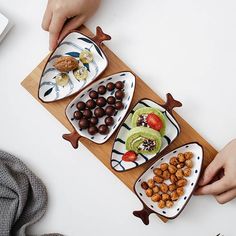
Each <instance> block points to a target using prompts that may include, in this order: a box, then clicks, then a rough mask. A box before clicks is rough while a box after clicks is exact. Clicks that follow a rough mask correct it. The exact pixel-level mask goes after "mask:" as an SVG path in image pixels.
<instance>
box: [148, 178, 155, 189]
mask: <svg viewBox="0 0 236 236" xmlns="http://www.w3.org/2000/svg"><path fill="white" fill-rule="evenodd" d="M147 184H148V187H149V188H154V187H155V182H154V180H153V179H149V180H148V181H147Z"/></svg>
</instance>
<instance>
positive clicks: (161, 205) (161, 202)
mask: <svg viewBox="0 0 236 236" xmlns="http://www.w3.org/2000/svg"><path fill="white" fill-rule="evenodd" d="M165 206H166V203H165V201H163V200H160V201H159V202H158V207H159V208H161V209H163V208H165Z"/></svg>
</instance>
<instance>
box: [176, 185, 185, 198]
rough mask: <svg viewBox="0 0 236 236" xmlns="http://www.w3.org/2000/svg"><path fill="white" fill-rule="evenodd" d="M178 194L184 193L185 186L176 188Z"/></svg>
mask: <svg viewBox="0 0 236 236" xmlns="http://www.w3.org/2000/svg"><path fill="white" fill-rule="evenodd" d="M176 192H177V194H178V195H179V197H180V196H182V195H184V188H183V187H179V188H177V189H176Z"/></svg>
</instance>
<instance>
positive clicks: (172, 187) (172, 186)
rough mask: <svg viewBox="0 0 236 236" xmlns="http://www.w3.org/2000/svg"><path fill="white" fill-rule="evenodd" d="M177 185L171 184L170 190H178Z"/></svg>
mask: <svg viewBox="0 0 236 236" xmlns="http://www.w3.org/2000/svg"><path fill="white" fill-rule="evenodd" d="M176 188H177V186H176V185H175V184H170V185H169V191H170V192H173V191H174V190H176Z"/></svg>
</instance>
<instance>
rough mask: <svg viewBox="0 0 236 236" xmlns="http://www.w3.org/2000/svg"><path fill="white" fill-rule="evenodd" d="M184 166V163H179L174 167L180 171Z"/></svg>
mask: <svg viewBox="0 0 236 236" xmlns="http://www.w3.org/2000/svg"><path fill="white" fill-rule="evenodd" d="M184 166H185V163H184V162H181V163H179V164H178V165H177V166H176V167H177V168H178V169H181V168H183V167H184Z"/></svg>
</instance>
